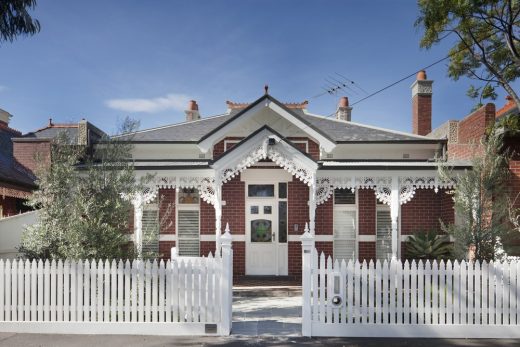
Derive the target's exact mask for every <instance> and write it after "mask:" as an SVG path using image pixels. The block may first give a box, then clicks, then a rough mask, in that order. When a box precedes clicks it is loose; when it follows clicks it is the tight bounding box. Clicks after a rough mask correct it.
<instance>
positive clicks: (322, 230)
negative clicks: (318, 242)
mask: <svg viewBox="0 0 520 347" xmlns="http://www.w3.org/2000/svg"><path fill="white" fill-rule="evenodd" d="M333 214H334V199H333V198H332V197H330V199H329V200H327V201H325V202H324V203H323V204H321V205H319V206H318V207H317V208H316V218H315V222H316V235H333V233H334V230H333Z"/></svg>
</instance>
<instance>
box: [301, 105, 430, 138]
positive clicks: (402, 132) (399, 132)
mask: <svg viewBox="0 0 520 347" xmlns="http://www.w3.org/2000/svg"><path fill="white" fill-rule="evenodd" d="M304 115H306V116H310V117H314V118H320V119H322V120H323V119H324V120H328V121H333V122H338V123H342V124H353V125H356V126H359V127H364V128H368V129H374V130H380V131H386V132H389V133H394V134H398V135H406V136H410V137H416V138H417V139H421V140H431V137H427V136H422V135H416V134H412V133H407V132H405V131H399V130H393V129H387V128H381V127H377V126H374V125H368V124H361V123H357V122H352V121H346V120H342V119H336V118H327V117H325V116H321V115H317V114H313V113H309V112H305V113H304Z"/></svg>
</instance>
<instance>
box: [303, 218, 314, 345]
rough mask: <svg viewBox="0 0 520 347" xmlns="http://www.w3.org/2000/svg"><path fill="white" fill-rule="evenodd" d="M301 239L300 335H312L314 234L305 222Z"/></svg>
mask: <svg viewBox="0 0 520 347" xmlns="http://www.w3.org/2000/svg"><path fill="white" fill-rule="evenodd" d="M300 240H301V241H302V335H303V336H312V307H311V285H312V267H313V266H314V265H313V264H312V252H314V236H313V235H311V233H310V232H309V226H308V225H307V224H305V232H304V233H303V235H302V236H301V237H300Z"/></svg>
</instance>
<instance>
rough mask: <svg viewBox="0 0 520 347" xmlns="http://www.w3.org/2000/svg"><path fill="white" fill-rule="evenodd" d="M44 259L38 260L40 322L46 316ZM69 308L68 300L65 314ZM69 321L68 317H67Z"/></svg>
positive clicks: (38, 308)
mask: <svg viewBox="0 0 520 347" xmlns="http://www.w3.org/2000/svg"><path fill="white" fill-rule="evenodd" d="M43 266H44V265H43V261H42V260H41V259H40V260H38V265H37V267H38V279H37V281H38V282H37V285H38V292H37V296H38V305H37V310H38V316H37V317H38V318H37V319H38V321H39V322H42V321H43V319H44V316H43V297H44V296H43ZM66 288H68V283H67V286H66ZM68 309H69V305H68V301H67V305H66V308H64V310H65V314H67V313H68ZM67 321H68V319H67Z"/></svg>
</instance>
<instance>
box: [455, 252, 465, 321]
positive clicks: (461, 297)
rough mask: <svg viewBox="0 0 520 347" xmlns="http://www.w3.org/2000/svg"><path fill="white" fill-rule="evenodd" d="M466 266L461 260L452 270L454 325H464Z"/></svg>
mask: <svg viewBox="0 0 520 347" xmlns="http://www.w3.org/2000/svg"><path fill="white" fill-rule="evenodd" d="M467 267H468V264H467V263H466V261H465V260H462V261H461V262H460V264H459V266H455V267H454V269H453V279H454V280H453V306H454V313H453V316H454V322H453V323H454V324H466V315H467V307H468V305H467V297H468V288H467V276H468V269H467Z"/></svg>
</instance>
